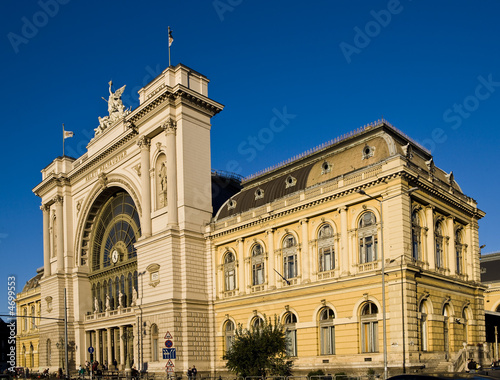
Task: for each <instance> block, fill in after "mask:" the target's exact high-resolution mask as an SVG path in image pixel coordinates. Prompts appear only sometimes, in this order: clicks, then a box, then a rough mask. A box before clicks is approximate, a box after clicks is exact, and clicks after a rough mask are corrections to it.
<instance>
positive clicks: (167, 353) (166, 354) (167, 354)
mask: <svg viewBox="0 0 500 380" xmlns="http://www.w3.org/2000/svg"><path fill="white" fill-rule="evenodd" d="M162 352H163V359H175V358H176V352H175V348H163V351H162Z"/></svg>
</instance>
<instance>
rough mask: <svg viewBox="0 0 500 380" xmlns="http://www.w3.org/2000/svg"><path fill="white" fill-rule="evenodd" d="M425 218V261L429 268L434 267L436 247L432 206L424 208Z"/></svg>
mask: <svg viewBox="0 0 500 380" xmlns="http://www.w3.org/2000/svg"><path fill="white" fill-rule="evenodd" d="M425 219H426V223H427V226H428V228H429V229H428V231H427V244H426V245H427V261H428V263H429V268H431V269H436V247H435V244H434V208H433V207H432V206H428V207H426V208H425Z"/></svg>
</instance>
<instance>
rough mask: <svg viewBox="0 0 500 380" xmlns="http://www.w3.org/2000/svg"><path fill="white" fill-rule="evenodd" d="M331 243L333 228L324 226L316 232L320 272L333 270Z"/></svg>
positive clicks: (333, 259)
mask: <svg viewBox="0 0 500 380" xmlns="http://www.w3.org/2000/svg"><path fill="white" fill-rule="evenodd" d="M333 243H334V238H333V228H332V226H330V225H329V224H324V225H323V226H321V228H320V229H319V232H318V259H319V266H318V268H319V271H320V272H326V271H329V270H333V269H335V249H334V246H333Z"/></svg>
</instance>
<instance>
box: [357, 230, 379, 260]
mask: <svg viewBox="0 0 500 380" xmlns="http://www.w3.org/2000/svg"><path fill="white" fill-rule="evenodd" d="M359 252H360V258H359V259H360V262H361V263H362V264H363V263H369V262H372V261H376V260H377V238H376V237H374V236H366V237H364V238H361V239H359Z"/></svg>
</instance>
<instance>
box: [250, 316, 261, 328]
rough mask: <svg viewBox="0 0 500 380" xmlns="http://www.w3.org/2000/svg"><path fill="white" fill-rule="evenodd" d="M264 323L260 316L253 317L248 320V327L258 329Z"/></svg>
mask: <svg viewBox="0 0 500 380" xmlns="http://www.w3.org/2000/svg"><path fill="white" fill-rule="evenodd" d="M263 325H264V320H263V319H262V318H261V317H258V316H257V317H253V319H252V322H250V327H251V328H252V329H259V328H260V327H262V326H263Z"/></svg>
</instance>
